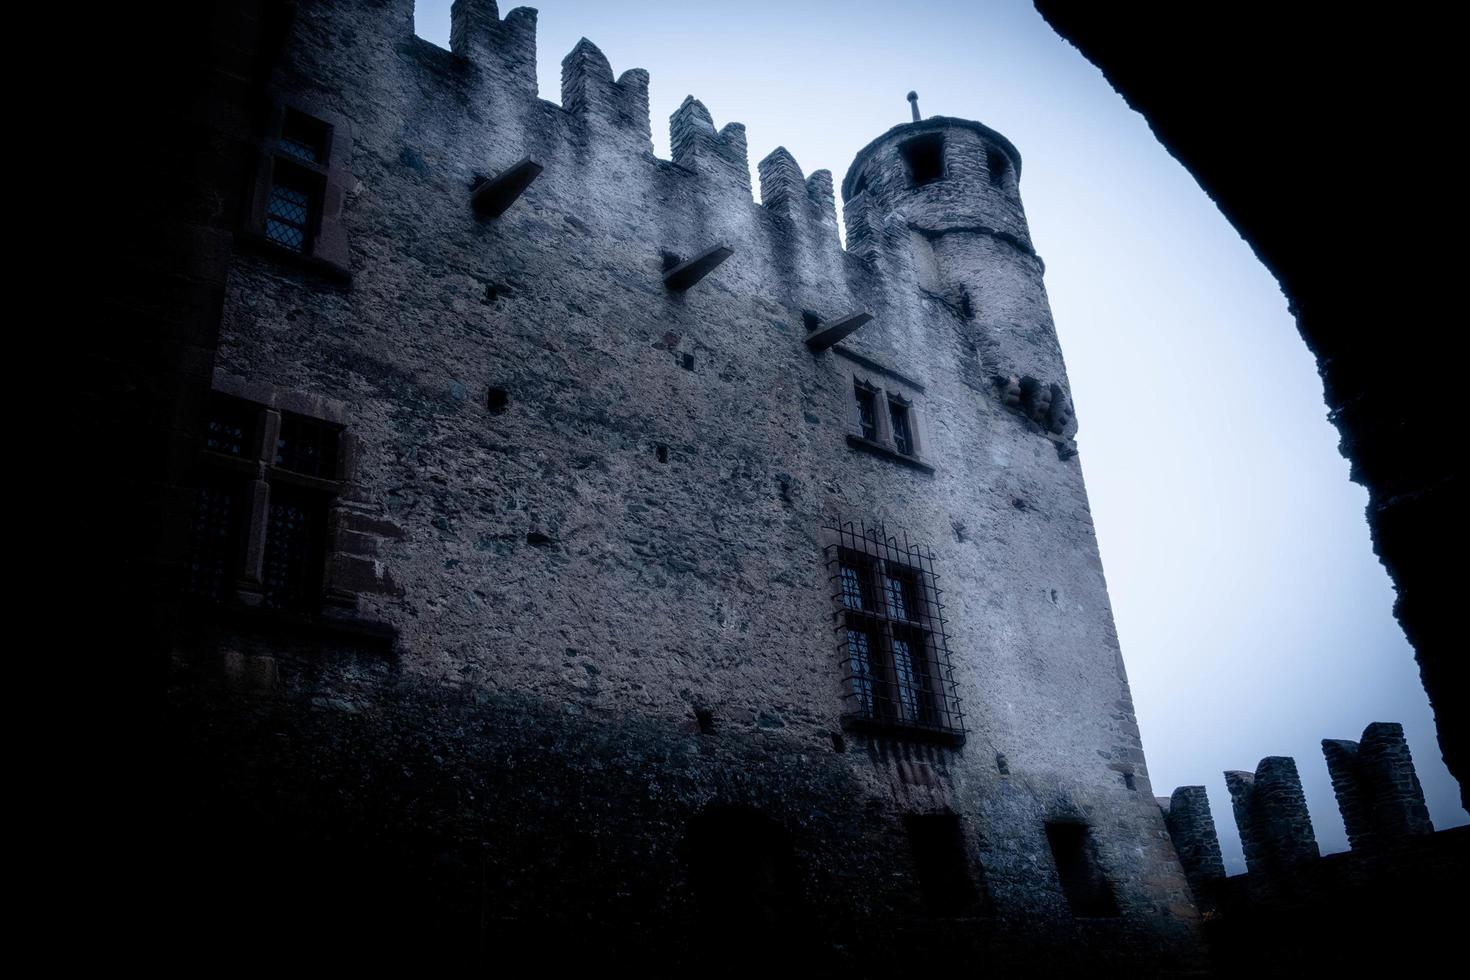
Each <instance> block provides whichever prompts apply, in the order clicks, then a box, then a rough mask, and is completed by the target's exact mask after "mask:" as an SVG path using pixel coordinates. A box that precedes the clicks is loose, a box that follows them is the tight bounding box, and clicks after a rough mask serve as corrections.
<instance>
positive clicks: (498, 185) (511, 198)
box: [470, 157, 542, 218]
mask: <svg viewBox="0 0 1470 980" xmlns="http://www.w3.org/2000/svg"><path fill="white" fill-rule="evenodd" d="M541 169H542V168H541V164H539V163H537V162H536V161H535V160H532V159H531V158H530V157H526V158H524V159H523V160H521V161H520V162H519V163H516V164H513V165H511V166H509V167H507V168H506V169H504V170H502V171H501V172H500V173H498V174H496V175H495V176H494V177H491V178H489V179H488V180H486V181H484V182H483V183H481V184H480V186H479V187H476V188H475V189H474V190H473V191H471V192H470V204H471V205H473V206H474V209H475V213H476V214H478V215H479V216H480V217H482V218H498V217H500V216H501V215H502V214H504V213H505V209H506V208H508V207H510V206H511V205H512V204H514V203H515V201H516V198H518V197H520V196H521V195H522V194H523V193H525V190H526V188H527V187H530V186H531V181H533V180H535V179H536V178H537V177H539V176H540V175H541Z"/></svg>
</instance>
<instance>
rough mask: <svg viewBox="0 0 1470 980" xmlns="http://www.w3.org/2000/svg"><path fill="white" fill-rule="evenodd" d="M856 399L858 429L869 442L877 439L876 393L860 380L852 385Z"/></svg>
mask: <svg viewBox="0 0 1470 980" xmlns="http://www.w3.org/2000/svg"><path fill="white" fill-rule="evenodd" d="M852 393H853V397H854V398H855V399H857V415H858V430H859V432H860V433H861V434H862V437H863V438H864V439H866V440H868V441H869V442H877V441H878V393H877V392H876V391H874V390H873V389H872V388H869V387H867V386H866V385H864V384H863V383H862V382H857V383H856V384H855V385H853V389H852Z"/></svg>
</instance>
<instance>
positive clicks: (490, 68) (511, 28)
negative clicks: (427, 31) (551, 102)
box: [449, 0, 536, 98]
mask: <svg viewBox="0 0 1470 980" xmlns="http://www.w3.org/2000/svg"><path fill="white" fill-rule="evenodd" d="M449 50H451V51H453V52H454V53H455V54H457V55H459V56H460V57H461V58H464V59H466V60H468V61H469V62H471V63H472V64H474V65H475V66H476V67H477V68H478V69H479V70H480V71H481V72H483V73H484V74H485V75H487V76H489V78H490V79H491V80H492V82H493V83H494V84H496V85H497V86H500V87H502V88H505V89H509V90H511V91H514V92H516V93H518V94H521V95H525V96H527V97H530V98H534V97H535V95H536V11H535V10H534V9H532V8H530V7H517V8H515V9H514V10H512V11H511V12H510V13H508V14H506V15H505V19H504V20H501V19H500V10H499V8H498V7H497V6H496V4H495V0H454V5H453V6H452V7H450V9H449Z"/></svg>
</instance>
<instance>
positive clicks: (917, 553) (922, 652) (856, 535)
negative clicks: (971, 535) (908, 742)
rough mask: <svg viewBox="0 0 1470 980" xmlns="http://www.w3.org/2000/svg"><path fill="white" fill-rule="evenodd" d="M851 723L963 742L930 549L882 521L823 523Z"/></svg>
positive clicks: (961, 719) (846, 719)
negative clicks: (895, 533) (872, 525)
mask: <svg viewBox="0 0 1470 980" xmlns="http://www.w3.org/2000/svg"><path fill="white" fill-rule="evenodd" d="M826 530H827V533H828V537H829V539H830V542H831V543H830V544H829V545H828V547H827V564H828V569H829V571H830V574H831V579H832V583H833V598H834V600H835V603H836V607H837V608H836V611H835V613H834V616H835V628H836V630H837V632H838V636H839V657H840V663H841V667H842V678H843V683H844V697H845V698H846V699H847V701H848V708H847V710H846V712H845V713H844V722H845V723H846V724H847V725H848V726H849V727H856V728H867V729H874V730H883V731H894V732H900V733H908V734H913V735H919V736H926V737H930V738H934V739H936V740H940V741H947V742H951V743H955V742H962V741H963V740H964V734H965V728H964V714H963V712H962V711H961V710H960V705H959V699H958V697H957V696H956V694H955V686H954V676H953V675H954V670H953V667H952V665H951V664H950V658H949V646H948V634H947V633H946V632H945V622H944V606H943V603H942V602H941V601H940V596H941V590H940V589H939V588H938V586H937V584H936V582H937V580H936V576H935V574H934V558H933V554H932V553H931V552H930V551H929V550H928V549H926V548H922V547H920V546H917V545H911V544H910V543H909V542H908V541H907V540H906V539H903V540H900V539H899V538H895V537H891V536H889V535H887V534H886V533H885V531H884V530H883V528H882V527H881V526H879V527H877V528H867V527H862V526H859V525H855V524H853V523H851V522H849V523H841V522H838V523H837V525H836V526H834V527H829V528H827V529H826Z"/></svg>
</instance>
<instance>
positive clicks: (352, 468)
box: [190, 374, 360, 617]
mask: <svg viewBox="0 0 1470 980" xmlns="http://www.w3.org/2000/svg"><path fill="white" fill-rule="evenodd" d="M209 395H210V397H211V398H212V397H214V396H224V397H226V398H229V399H231V400H234V401H236V402H238V403H239V404H241V405H243V406H249V408H250V409H251V410H252V411H253V412H254V416H255V418H254V422H253V426H252V429H251V432H250V433H249V435H248V437H247V438H248V443H247V444H245V445H244V447H243V451H242V452H241V454H240V455H233V454H229V453H223V452H217V451H214V450H211V449H210V448H208V447H207V446H205V445H201V446H200V447H199V450H198V457H197V463H198V471H199V479H198V480H197V481H196V483H198V484H199V485H201V486H202V485H203V484H204V483H206V482H213V483H215V484H216V485H218V484H219V483H220V482H222V481H228V482H234V483H235V484H237V485H238V486H240V487H242V488H243V497H244V508H245V512H244V514H243V516H242V518H241V523H242V527H241V528H240V540H239V541H238V542H235V545H236V546H235V547H234V548H233V553H232V554H231V556H230V574H231V577H232V579H233V586H232V587H231V589H230V592H229V595H228V596H227V597H223V598H222V599H220V598H216V599H215V600H214V601H215V602H217V603H218V602H222V604H224V605H229V606H234V607H247V608H250V607H264V606H267V605H269V603H268V602H267V599H266V583H265V559H266V553H267V547H268V538H269V532H270V519H271V494H272V489H273V487H277V486H279V487H281V488H287V487H289V488H291V489H292V490H293V491H306V492H308V493H313V494H317V495H320V496H321V497H324V498H325V503H324V506H322V508H321V513H322V515H323V517H322V528H321V535H322V539H321V568H320V572H321V580H320V582H319V584H317V585H315V586H312V587H309V588H308V589H307V591H306V593H305V596H304V597H305V602H304V603H302V604H301V605H299V606H298V605H294V604H292V605H285V606H281V607H279V611H281V612H284V613H287V614H294V615H306V616H309V617H310V616H315V615H317V614H319V613H321V612H322V611H324V610H325V609H326V608H327V607H332V606H336V607H342V608H345V609H353V608H355V606H356V604H357V594H356V592H354V591H351V590H349V589H345V588H342V587H339V586H338V585H336V584H335V583H334V578H335V575H334V572H335V566H336V564H337V562H336V560H335V559H336V557H337V555H338V552H339V551H340V548H339V545H340V543H341V541H342V539H343V534H344V516H343V508H342V503H343V501H344V499H345V498H346V497H348V496H349V488H351V487H352V486H353V484H354V483H355V476H356V471H357V460H358V457H359V454H360V446H359V441H358V438H357V437H356V436H355V435H354V434H353V433H352V432H351V431H350V430H349V428H348V413H347V410H346V406H345V405H343V404H342V403H341V402H337V401H334V400H332V399H328V398H323V397H320V396H316V395H308V394H305V393H302V392H295V391H288V390H284V389H280V388H276V387H275V386H273V385H268V384H260V383H251V382H248V381H245V380H243V379H239V378H234V377H230V376H226V375H221V374H216V375H215V377H214V383H213V385H212V386H211V389H210V392H209ZM206 411H208V409H206ZM284 416H295V417H297V418H298V419H300V420H303V421H305V422H307V423H316V424H319V425H323V426H328V427H330V428H331V429H332V430H333V431H334V432H335V434H336V443H337V444H336V460H335V463H334V465H333V467H332V470H331V473H330V475H329V476H323V475H311V474H307V473H304V472H297V471H295V470H292V469H289V468H287V467H286V466H284V465H280V464H277V463H276V461H275V457H276V450H277V449H278V448H279V447H278V440H279V438H280V432H281V424H282V420H283V417H284ZM190 552H191V554H192V553H193V549H192V546H191V549H190Z"/></svg>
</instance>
